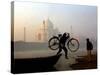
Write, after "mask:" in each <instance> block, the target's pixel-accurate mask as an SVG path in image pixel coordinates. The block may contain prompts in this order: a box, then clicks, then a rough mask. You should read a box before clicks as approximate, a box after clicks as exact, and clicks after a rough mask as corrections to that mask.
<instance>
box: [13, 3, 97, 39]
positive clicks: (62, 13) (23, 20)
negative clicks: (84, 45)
mask: <svg viewBox="0 0 100 75" xmlns="http://www.w3.org/2000/svg"><path fill="white" fill-rule="evenodd" d="M14 12H15V13H14V36H15V38H14V39H15V40H23V27H24V26H25V27H26V28H27V35H28V36H30V37H28V36H27V40H30V41H31V40H32V30H33V29H34V28H35V27H37V26H39V25H40V24H42V21H43V20H46V19H48V18H49V19H50V20H51V21H52V22H53V24H54V27H55V28H58V29H59V30H60V32H70V31H71V30H70V27H71V26H72V31H73V33H74V34H75V35H77V36H85V37H90V38H91V37H93V38H96V37H97V7H96V6H83V5H68V4H49V3H47V4H46V3H32V2H15V9H14Z"/></svg>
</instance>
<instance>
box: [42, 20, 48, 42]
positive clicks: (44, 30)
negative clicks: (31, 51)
mask: <svg viewBox="0 0 100 75" xmlns="http://www.w3.org/2000/svg"><path fill="white" fill-rule="evenodd" d="M46 30H47V29H46V23H45V20H43V33H44V34H43V36H44V42H46V41H47V32H46Z"/></svg>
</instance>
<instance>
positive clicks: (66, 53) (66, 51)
mask: <svg viewBox="0 0 100 75" xmlns="http://www.w3.org/2000/svg"><path fill="white" fill-rule="evenodd" d="M63 49H64V52H65V58H66V59H68V56H67V55H68V50H67V48H66V47H63Z"/></svg>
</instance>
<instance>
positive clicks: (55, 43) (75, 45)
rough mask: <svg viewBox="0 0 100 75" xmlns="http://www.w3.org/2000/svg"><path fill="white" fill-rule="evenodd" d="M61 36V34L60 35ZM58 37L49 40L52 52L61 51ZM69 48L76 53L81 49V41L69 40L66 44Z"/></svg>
mask: <svg viewBox="0 0 100 75" xmlns="http://www.w3.org/2000/svg"><path fill="white" fill-rule="evenodd" d="M58 36H59V34H58ZM58 36H53V37H51V38H50V39H49V41H48V45H49V48H50V49H51V50H57V49H59V40H60V39H59V37H58ZM66 46H67V48H68V49H69V50H70V51H71V52H76V51H77V50H78V49H79V41H78V40H77V39H75V38H68V39H67V42H66Z"/></svg>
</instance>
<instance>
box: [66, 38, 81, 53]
mask: <svg viewBox="0 0 100 75" xmlns="http://www.w3.org/2000/svg"><path fill="white" fill-rule="evenodd" d="M67 46H68V49H69V50H70V51H71V52H76V51H77V50H78V49H79V42H78V40H77V39H74V38H71V39H70V40H69V41H68V43H67Z"/></svg>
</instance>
